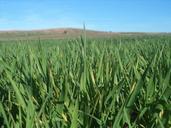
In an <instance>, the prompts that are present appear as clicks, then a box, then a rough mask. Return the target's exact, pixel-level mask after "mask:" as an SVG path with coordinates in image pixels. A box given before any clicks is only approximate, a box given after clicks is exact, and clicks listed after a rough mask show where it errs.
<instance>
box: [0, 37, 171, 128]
mask: <svg viewBox="0 0 171 128" xmlns="http://www.w3.org/2000/svg"><path fill="white" fill-rule="evenodd" d="M0 98H1V99H0V127H2V128H49V127H52V128H169V127H171V36H170V35H141V36H138V35H137V36H133V35H132V36H118V37H113V38H104V39H102V38H100V39H95V38H91V39H90V38H86V37H85V36H82V37H80V38H77V39H63V40H50V39H49V40H25V41H24V40H23V41H1V42H0Z"/></svg>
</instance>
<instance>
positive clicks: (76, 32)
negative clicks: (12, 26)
mask: <svg viewBox="0 0 171 128" xmlns="http://www.w3.org/2000/svg"><path fill="white" fill-rule="evenodd" d="M83 33H84V30H83V29H76V28H60V29H46V30H32V31H17V30H11V31H0V40H27V39H63V38H75V37H79V36H80V35H83ZM143 34H147V33H126V32H125V33H118V32H103V31H94V30H86V35H87V36H88V37H112V36H117V35H143ZM148 34H149V33H148ZM150 34H159V33H150Z"/></svg>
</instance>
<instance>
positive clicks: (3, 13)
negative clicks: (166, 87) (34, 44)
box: [0, 0, 171, 32]
mask: <svg viewBox="0 0 171 128" xmlns="http://www.w3.org/2000/svg"><path fill="white" fill-rule="evenodd" d="M83 23H85V24H86V28H87V29H95V30H103V31H115V32H135V31H136V32H137V31H139V32H171V0H85V1H82V0H0V30H16V29H19V30H30V29H46V28H61V27H62V28H63V27H74V28H75V27H76V28H82V27H83Z"/></svg>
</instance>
